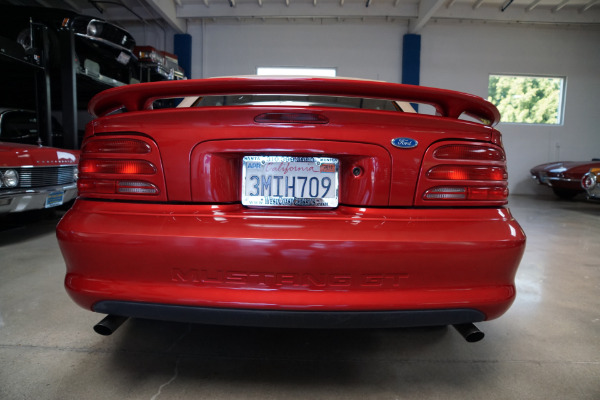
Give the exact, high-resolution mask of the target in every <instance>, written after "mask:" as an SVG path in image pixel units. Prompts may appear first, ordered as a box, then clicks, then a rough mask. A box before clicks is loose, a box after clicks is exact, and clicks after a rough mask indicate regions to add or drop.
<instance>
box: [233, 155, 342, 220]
mask: <svg viewBox="0 0 600 400" xmlns="http://www.w3.org/2000/svg"><path fill="white" fill-rule="evenodd" d="M339 165H340V161H339V159H338V158H334V157H296V156H281V155H273V156H265V155H255V156H244V157H243V158H242V182H241V183H242V185H241V186H242V192H241V194H242V196H241V197H242V204H243V205H244V206H247V207H300V208H335V207H337V206H338V204H339ZM290 178H292V179H290ZM296 178H298V180H296Z"/></svg>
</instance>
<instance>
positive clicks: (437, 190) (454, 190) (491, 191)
mask: <svg viewBox="0 0 600 400" xmlns="http://www.w3.org/2000/svg"><path fill="white" fill-rule="evenodd" d="M507 198H508V188H507V187H504V186H482V187H476V186H438V187H434V188H431V189H429V190H427V191H426V192H425V194H424V195H423V199H425V200H477V201H504V200H506V199H507Z"/></svg>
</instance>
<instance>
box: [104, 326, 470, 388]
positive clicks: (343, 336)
mask: <svg viewBox="0 0 600 400" xmlns="http://www.w3.org/2000/svg"><path fill="white" fill-rule="evenodd" d="M121 329H123V331H121V330H119V331H117V332H116V333H115V334H114V335H120V338H119V339H118V340H116V341H115V342H114V344H115V345H116V346H117V348H118V350H117V351H114V352H113V353H112V357H111V361H110V363H109V365H107V368H109V369H110V370H111V371H113V373H118V374H119V376H129V377H130V378H131V379H134V377H136V376H162V379H163V380H164V381H168V380H169V376H177V380H178V382H177V385H178V386H179V389H178V390H183V389H182V388H183V387H186V388H187V389H185V390H191V389H190V388H195V389H193V390H203V389H205V388H206V385H214V386H215V387H218V388H219V391H222V392H227V393H228V394H229V395H233V396H237V395H242V394H243V393H238V392H236V390H238V389H233V387H235V388H240V387H251V388H252V389H253V390H257V388H261V387H268V388H275V389H278V390H288V389H290V388H296V387H301V386H303V385H310V387H311V388H315V387H316V388H320V389H331V388H332V387H335V388H337V390H341V391H347V390H350V387H349V385H350V386H352V385H368V384H369V383H370V382H371V381H373V380H374V381H377V380H379V381H382V382H381V383H382V384H386V385H392V384H393V385H395V384H396V383H395V382H396V381H397V379H398V378H399V376H400V377H401V379H407V380H411V379H416V380H417V381H421V380H422V379H424V377H426V376H428V375H431V374H433V376H432V378H433V379H435V378H436V376H437V378H438V379H440V380H443V381H448V382H447V383H448V384H454V383H453V378H450V377H449V376H448V374H446V373H442V374H436V372H435V371H436V370H439V368H442V370H445V371H446V372H448V371H452V369H453V368H454V367H453V366H452V365H453V362H452V361H450V360H448V359H447V358H446V357H447V354H452V353H453V352H460V351H462V350H458V349H457V348H462V347H464V346H466V347H468V346H472V345H470V344H468V343H466V342H465V341H464V340H463V339H462V338H461V337H460V336H459V335H458V333H456V332H454V331H453V330H452V329H451V328H448V327H428V328H405V329H364V330H312V329H311V330H305V329H262V328H247V327H220V326H206V325H196V324H183V323H171V322H159V321H149V320H141V319H135V320H129V321H128V322H127V323H126V325H124V326H123V327H122V328H121ZM440 350H441V351H440ZM436 364H437V366H436ZM432 366H433V367H432ZM450 375H452V374H451V373H450ZM126 379H129V378H126ZM473 379H474V380H475V379H478V377H477V376H473ZM386 381H387V383H386ZM229 386H231V388H229ZM229 390H230V391H229ZM239 390H241V389H239ZM228 391H229V392H228Z"/></svg>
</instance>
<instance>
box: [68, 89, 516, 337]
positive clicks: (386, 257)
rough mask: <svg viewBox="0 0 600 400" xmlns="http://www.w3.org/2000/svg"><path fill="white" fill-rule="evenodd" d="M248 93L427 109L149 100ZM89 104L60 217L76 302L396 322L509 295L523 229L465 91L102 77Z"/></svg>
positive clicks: (442, 317)
mask: <svg viewBox="0 0 600 400" xmlns="http://www.w3.org/2000/svg"><path fill="white" fill-rule="evenodd" d="M251 94H260V95H286V96H287V95H290V94H294V95H295V94H298V95H307V96H317V97H318V99H322V98H323V96H339V98H342V99H357V98H360V99H386V100H400V101H414V102H419V103H427V104H432V105H434V106H435V107H436V109H437V112H438V114H439V115H437V116H427V115H419V114H415V113H407V112H401V110H400V109H398V110H386V109H365V108H346V107H341V106H333V105H331V104H319V103H318V102H316V101H315V102H314V103H312V104H310V105H308V104H304V103H301V102H296V103H293V102H291V103H289V102H287V101H278V102H270V103H263V104H260V103H249V102H246V103H238V104H234V105H231V106H227V105H222V104H221V103H218V102H217V103H214V104H213V103H211V104H212V105H209V106H205V107H186V108H177V109H167V110H151V109H150V108H151V104H152V102H153V101H154V100H156V99H159V98H166V97H177V96H191V95H197V96H205V97H201V98H208V97H207V96H225V95H227V96H229V95H239V96H248V95H251ZM319 96H321V97H319ZM317 97H315V98H317ZM229 98H231V97H229ZM327 98H331V97H327ZM343 102H344V100H342V103H343ZM120 108H125V109H126V111H127V112H123V113H119V114H112V115H104V114H108V113H110V112H111V111H113V110H117V109H120ZM374 108H377V107H374ZM90 110H91V111H92V112H93V113H95V114H97V115H100V117H99V118H98V119H96V120H94V121H93V122H92V123H91V124H90V125H89V126H88V129H87V132H86V137H85V141H84V145H83V148H82V155H81V162H80V168H79V170H80V179H79V198H78V200H77V201H76V203H75V205H74V206H73V208H72V209H71V210H70V211H69V212H68V213H67V215H65V217H64V218H63V220H62V221H61V223H60V224H59V226H58V230H57V233H58V239H59V243H60V246H61V250H62V252H63V255H64V258H65V261H66V264H67V275H66V281H65V283H66V288H67V291H68V293H69V294H70V295H71V297H72V298H73V299H74V300H75V302H77V303H78V304H79V305H81V306H82V307H84V308H87V309H90V310H93V311H96V312H100V313H106V314H112V315H120V316H131V317H143V318H154V319H164V320H177V321H193V322H203V323H216V324H231V325H259V326H296V327H329V328H331V327H397V326H420V325H443V324H461V323H470V322H476V321H483V320H489V319H493V318H497V317H499V316H500V315H501V314H503V313H504V312H505V311H506V310H507V309H508V308H509V307H510V305H511V303H512V301H513V299H514V297H515V286H514V277H515V273H516V269H517V266H518V264H519V261H520V259H521V256H522V253H523V250H524V246H525V236H524V234H523V232H522V230H521V228H520V227H519V225H518V223H517V222H516V221H515V220H514V219H513V217H512V216H511V214H510V211H509V210H508V209H507V208H505V207H504V205H505V204H506V203H507V196H508V189H507V174H506V157H505V153H504V150H503V147H502V143H501V140H500V134H499V133H498V132H497V131H496V130H494V129H493V128H492V127H491V125H493V124H494V123H496V122H497V121H498V119H499V115H498V112H497V110H496V109H495V108H494V106H493V105H491V104H490V103H487V102H485V101H484V100H481V99H479V98H476V97H475V96H470V95H465V94H460V93H456V92H450V91H443V90H436V89H429V88H420V87H412V86H404V85H398V84H389V83H382V82H367V81H355V80H329V79H319V78H302V79H291V78H271V79H261V78H228V79H225V78H223V79H208V80H199V81H180V82H169V83H158V84H147V85H134V86H130V87H125V88H118V89H113V90H109V91H107V92H104V93H102V94H100V95H99V96H97V97H96V98H95V99H94V100H93V101H92V103H91V104H90ZM463 113H467V114H470V115H474V116H476V117H478V118H480V119H482V120H486V123H487V125H486V124H480V123H475V122H467V121H463V120H460V119H458V117H459V116H460V115H461V114H463Z"/></svg>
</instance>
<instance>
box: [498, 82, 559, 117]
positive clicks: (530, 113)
mask: <svg viewBox="0 0 600 400" xmlns="http://www.w3.org/2000/svg"><path fill="white" fill-rule="evenodd" d="M563 87H564V78H546V77H529V76H509V75H490V80H489V92H488V93H489V96H488V100H489V101H490V102H492V103H493V104H494V105H495V106H496V107H498V110H500V114H501V115H502V122H514V123H526V124H551V125H558V124H561V123H562V101H563Z"/></svg>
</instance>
